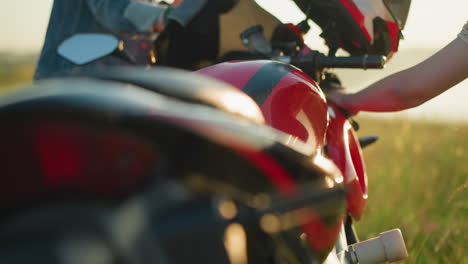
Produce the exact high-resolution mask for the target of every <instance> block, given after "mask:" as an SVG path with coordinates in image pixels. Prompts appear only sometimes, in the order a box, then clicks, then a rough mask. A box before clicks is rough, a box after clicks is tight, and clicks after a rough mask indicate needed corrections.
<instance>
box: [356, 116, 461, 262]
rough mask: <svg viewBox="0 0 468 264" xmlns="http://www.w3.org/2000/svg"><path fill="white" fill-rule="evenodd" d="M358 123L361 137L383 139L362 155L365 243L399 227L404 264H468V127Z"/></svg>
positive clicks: (359, 226) (360, 229)
mask: <svg viewBox="0 0 468 264" xmlns="http://www.w3.org/2000/svg"><path fill="white" fill-rule="evenodd" d="M357 120H358V121H359V123H360V125H361V130H360V131H359V135H360V136H365V135H377V136H379V137H380V140H379V141H378V142H377V143H375V144H374V145H372V146H369V147H368V148H367V149H365V150H364V156H365V161H366V164H367V173H368V178H369V202H368V210H367V213H366V215H365V217H364V219H363V220H361V221H360V222H358V223H357V229H358V232H359V233H360V236H361V239H366V238H370V237H372V236H375V235H378V234H379V233H380V232H382V231H385V230H387V229H392V228H397V227H399V228H401V230H402V232H403V236H404V237H405V240H406V243H407V247H408V251H409V255H410V257H409V259H408V260H406V261H405V262H404V263H460V264H461V263H468V254H467V253H466V251H465V250H467V249H468V248H467V245H468V218H467V216H468V125H452V124H449V125H443V124H432V123H415V122H410V121H397V120H386V121H377V120H370V119H363V120H361V119H359V118H357Z"/></svg>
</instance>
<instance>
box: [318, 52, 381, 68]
mask: <svg viewBox="0 0 468 264" xmlns="http://www.w3.org/2000/svg"><path fill="white" fill-rule="evenodd" d="M318 60H319V62H318V64H319V65H320V66H322V67H325V68H359V69H383V68H384V66H385V60H386V57H385V56H369V55H363V56H352V57H327V56H323V55H322V56H320V57H319V58H318Z"/></svg>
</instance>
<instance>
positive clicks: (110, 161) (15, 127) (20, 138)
mask: <svg viewBox="0 0 468 264" xmlns="http://www.w3.org/2000/svg"><path fill="white" fill-rule="evenodd" d="M136 72H138V70H136V69H134V70H133V71H132V70H130V69H124V70H122V71H119V72H114V73H119V74H118V75H116V78H115V79H116V80H115V81H109V80H108V79H110V77H109V76H108V75H104V77H103V78H102V79H107V81H104V80H91V79H57V80H51V81H44V82H41V83H39V84H37V85H35V86H33V87H30V88H28V89H24V90H22V91H21V92H20V93H17V94H13V95H11V96H5V97H2V100H1V101H0V109H1V111H0V122H2V125H3V126H4V127H6V128H8V129H2V130H1V131H0V140H2V146H3V147H2V148H1V149H0V168H1V169H2V184H1V185H0V188H1V191H0V198H1V199H0V208H1V212H2V214H1V216H2V220H3V219H5V217H10V216H11V215H14V214H16V213H18V212H21V211H24V210H28V208H37V207H38V206H45V205H47V204H54V203H55V202H57V201H59V202H60V203H62V204H63V203H66V202H67V201H87V202H88V203H89V201H93V202H94V201H107V202H110V203H111V204H113V205H118V204H119V202H120V201H122V200H124V199H126V198H127V197H129V196H132V195H133V194H135V193H138V192H140V191H142V190H146V191H148V190H151V188H152V186H157V185H159V184H161V183H165V182H177V183H179V184H182V185H184V186H185V187H186V188H188V189H190V190H191V191H192V192H193V194H194V195H198V194H203V195H207V194H216V195H221V196H223V197H229V198H231V199H233V200H235V201H237V202H239V203H241V204H244V205H246V206H254V207H255V204H256V203H255V201H256V200H257V199H256V197H257V196H259V195H260V196H265V195H266V197H271V199H274V200H275V201H276V202H278V204H283V205H284V206H283V207H281V208H277V207H275V205H276V204H277V203H267V204H263V205H262V206H261V208H255V209H256V210H258V212H259V213H260V214H263V213H268V214H275V215H277V216H278V219H280V221H281V223H283V222H284V225H283V224H282V225H281V226H282V227H281V230H279V232H278V233H275V234H272V236H275V237H276V241H285V242H284V245H290V243H289V242H290V241H289V240H290V239H291V238H294V237H295V238H297V237H299V235H300V233H302V232H304V231H305V232H306V233H307V234H308V236H307V239H308V241H309V244H310V246H311V247H312V249H313V251H314V252H316V253H314V254H316V255H317V256H322V255H326V254H327V252H328V251H329V250H330V249H331V248H332V247H333V243H334V242H335V240H336V237H337V234H338V232H339V230H340V227H341V220H342V218H343V215H344V211H345V210H344V195H345V193H344V188H343V185H342V184H341V182H342V178H341V174H340V173H337V172H336V171H333V168H334V167H333V166H330V167H327V166H324V165H323V163H321V162H318V161H317V160H316V159H315V158H314V156H311V155H310V154H307V155H306V152H307V151H306V148H304V146H303V145H304V144H303V143H300V142H294V140H291V138H290V137H289V136H288V135H286V134H283V133H281V132H278V131H276V130H273V129H271V128H269V127H267V126H264V125H261V124H259V123H256V122H253V121H255V118H252V119H251V120H249V119H246V118H245V117H239V116H238V115H235V113H234V114H232V113H227V112H226V111H221V110H226V109H222V107H219V106H220V105H223V103H226V102H220V103H219V104H217V103H214V102H208V101H206V100H204V99H203V98H202V97H198V96H197V92H200V91H202V90H203V89H204V88H206V87H218V88H220V89H221V90H222V89H223V88H225V87H223V84H222V83H219V82H214V81H211V80H205V81H203V82H201V81H200V80H199V79H196V78H195V79H194V76H193V75H192V74H188V73H185V74H181V73H180V72H171V71H163V70H161V71H155V72H153V71H150V72H147V73H146V75H147V76H152V77H148V78H146V79H145V78H142V79H140V81H141V80H143V81H141V82H139V83H135V82H134V81H135V79H132V77H134V76H135V73H136ZM286 75H287V73H286ZM126 77H128V81H125V79H126ZM200 78H201V77H200ZM291 78H293V79H294V78H298V77H295V76H294V75H293V76H291ZM203 79H206V78H203ZM194 80H197V81H194ZM153 81H154V82H153ZM171 83H172V84H174V83H176V84H178V85H181V84H183V85H184V86H185V87H184V88H181V89H178V88H175V87H174V89H168V90H166V88H169V87H170V85H171ZM224 86H226V85H224ZM298 86H300V85H299V84H298ZM190 87H192V88H193V89H191V88H190ZM228 87H230V86H228ZM278 87H282V86H278ZM307 87H308V89H309V92H310V93H312V95H310V98H309V100H313V99H314V98H315V100H318V98H321V96H320V94H319V93H318V92H317V91H314V89H313V88H312V87H310V86H307ZM225 89H227V90H231V91H237V90H236V89H234V88H232V87H230V88H225ZM283 89H287V88H286V87H284V88H283ZM299 89H300V88H299ZM303 89H304V90H305V88H303ZM274 90H276V88H275V89H274ZM170 91H172V93H171V92H170ZM187 91H197V92H195V93H191V94H187ZM280 91H281V89H280V90H278V93H279V92H280ZM162 93H163V94H166V95H162ZM168 93H169V94H168ZM238 94H239V95H242V94H243V93H240V92H238ZM273 94H275V93H273ZM280 95H283V96H287V95H284V94H281V93H279V95H278V94H277V96H280ZM242 96H245V95H242ZM272 96H273V95H270V96H266V97H265V99H264V100H265V102H266V101H268V98H270V97H272ZM295 96H296V97H300V96H299V95H295ZM303 97H307V96H305V95H303ZM190 98H192V99H190ZM200 98H202V99H200ZM222 98H223V96H220V100H222ZM260 98H262V95H261V93H259V95H258V97H257V99H260ZM291 99H293V98H291ZM294 99H295V100H297V98H294ZM245 102H248V101H245ZM274 102H275V101H274V100H273V101H272V103H274ZM307 103H309V102H308V100H304V103H303V104H304V105H306V104H307ZM271 107H273V106H271V105H270V108H271ZM270 110H271V109H270ZM300 110H301V109H299V110H298V109H295V108H294V107H293V109H292V110H291V113H296V114H297V112H300ZM322 110H323V109H321V108H319V109H318V110H317V111H322ZM275 114H278V113H277V111H274V110H272V111H271V115H275ZM305 116H306V117H307V114H305ZM289 119H290V118H289V117H286V118H285V121H283V122H293V123H295V122H297V123H299V121H294V120H289ZM323 122H324V124H320V125H323V127H321V128H319V129H318V130H314V132H315V131H317V132H315V133H317V134H318V135H322V133H323V131H322V130H323V129H324V127H325V125H326V118H323ZM280 124H281V123H280ZM303 133H304V134H302V135H305V132H304V131H303ZM316 138H317V142H318V143H320V140H323V135H322V137H319V136H316ZM304 140H306V138H304ZM330 168H332V169H330ZM310 194H314V195H315V196H313V197H312V198H310ZM308 197H309V198H308ZM291 201H292V202H294V203H291ZM304 201H307V203H304ZM291 216H293V218H291ZM239 221H241V220H239ZM242 221H244V220H242ZM291 221H292V222H291ZM248 223H251V221H250V220H249V221H247V220H246V225H247V224H248ZM256 223H257V224H258V221H257V222H256ZM288 234H294V235H293V236H291V235H288ZM220 241H222V238H220ZM300 244H301V243H296V245H300ZM284 245H282V246H284ZM298 247H299V246H298ZM295 250H298V249H295ZM271 252H276V250H275V251H271ZM249 254H255V251H251V252H250V253H249Z"/></svg>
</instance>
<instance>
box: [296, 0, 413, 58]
mask: <svg viewBox="0 0 468 264" xmlns="http://www.w3.org/2000/svg"><path fill="white" fill-rule="evenodd" d="M294 2H295V3H296V4H297V6H298V7H299V8H300V9H301V10H302V11H303V12H304V13H305V14H306V15H307V16H308V17H309V18H311V19H312V20H313V21H314V22H315V23H317V24H318V25H319V26H320V27H321V29H322V31H323V32H322V34H321V36H322V37H323V38H324V39H325V41H326V42H327V44H328V45H329V46H336V47H340V48H343V49H344V50H346V51H347V52H349V53H350V54H351V55H355V56H359V55H363V54H371V55H384V56H387V57H388V58H390V57H391V56H392V55H393V54H394V53H395V52H397V51H398V43H399V40H400V37H401V33H400V32H401V30H402V28H403V26H404V22H405V21H406V16H407V15H408V9H409V5H410V0H403V1H393V0H375V1H354V0H327V1H322V0H294ZM393 2H399V3H397V4H395V3H393ZM400 2H401V3H400Z"/></svg>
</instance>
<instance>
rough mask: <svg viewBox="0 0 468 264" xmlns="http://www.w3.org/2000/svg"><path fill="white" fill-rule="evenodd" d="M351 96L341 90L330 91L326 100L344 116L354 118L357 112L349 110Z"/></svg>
mask: <svg viewBox="0 0 468 264" xmlns="http://www.w3.org/2000/svg"><path fill="white" fill-rule="evenodd" d="M351 96H352V95H351V94H347V93H346V92H345V91H344V90H343V89H330V90H328V92H327V100H329V101H331V102H332V103H334V104H335V105H336V106H338V107H339V108H341V110H342V111H343V112H344V113H345V114H346V116H354V115H356V114H357V113H358V112H359V111H356V110H352V109H351V107H350V100H351Z"/></svg>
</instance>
